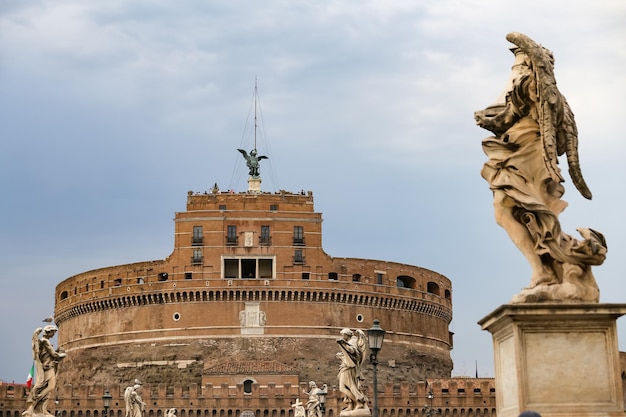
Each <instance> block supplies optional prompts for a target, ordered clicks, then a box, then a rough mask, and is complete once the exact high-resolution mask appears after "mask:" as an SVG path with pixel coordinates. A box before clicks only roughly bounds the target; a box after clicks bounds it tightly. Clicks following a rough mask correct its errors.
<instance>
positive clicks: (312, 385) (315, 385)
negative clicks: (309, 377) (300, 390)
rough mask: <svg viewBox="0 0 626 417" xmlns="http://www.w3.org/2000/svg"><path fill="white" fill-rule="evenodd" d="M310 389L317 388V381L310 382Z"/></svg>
mask: <svg viewBox="0 0 626 417" xmlns="http://www.w3.org/2000/svg"><path fill="white" fill-rule="evenodd" d="M309 387H311V388H315V387H317V384H316V383H315V381H311V382H309Z"/></svg>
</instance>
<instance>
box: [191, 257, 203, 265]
mask: <svg viewBox="0 0 626 417" xmlns="http://www.w3.org/2000/svg"><path fill="white" fill-rule="evenodd" d="M203 263H204V256H192V257H191V264H192V265H202V264H203Z"/></svg>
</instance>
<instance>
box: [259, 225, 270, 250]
mask: <svg viewBox="0 0 626 417" xmlns="http://www.w3.org/2000/svg"><path fill="white" fill-rule="evenodd" d="M259 244H260V245H261V246H263V245H265V246H269V245H271V244H272V237H271V236H270V227H269V226H261V236H260V237H259Z"/></svg>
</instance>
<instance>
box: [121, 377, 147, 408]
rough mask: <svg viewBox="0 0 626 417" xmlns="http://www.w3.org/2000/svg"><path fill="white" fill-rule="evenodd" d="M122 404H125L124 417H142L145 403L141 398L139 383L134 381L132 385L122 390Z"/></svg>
mask: <svg viewBox="0 0 626 417" xmlns="http://www.w3.org/2000/svg"><path fill="white" fill-rule="evenodd" d="M124 402H125V403H126V414H125V417H142V416H143V412H144V410H145V407H146V403H145V402H143V399H142V398H141V381H140V380H138V379H135V382H134V384H133V385H131V386H129V387H126V389H125V390H124Z"/></svg>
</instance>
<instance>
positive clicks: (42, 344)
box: [22, 324, 65, 417]
mask: <svg viewBox="0 0 626 417" xmlns="http://www.w3.org/2000/svg"><path fill="white" fill-rule="evenodd" d="M57 330H58V328H57V327H56V326H55V325H53V324H49V325H47V326H45V327H44V328H41V327H39V328H37V329H36V330H35V332H34V333H33V337H32V343H31V347H32V352H33V360H34V361H35V375H36V378H35V385H34V386H33V387H32V389H31V390H30V392H29V394H28V398H27V400H26V404H27V408H26V411H24V412H23V413H22V416H24V417H35V416H48V417H52V414H51V413H50V412H49V411H48V400H49V399H50V395H51V394H53V393H54V391H55V389H56V382H57V370H58V366H59V362H60V361H61V360H62V359H63V358H65V353H63V352H59V351H57V350H55V349H54V346H52V342H51V341H50V339H52V337H54V335H55V334H56V332H57ZM41 333H43V335H42V336H41V338H40V337H39V336H40V335H41Z"/></svg>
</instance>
